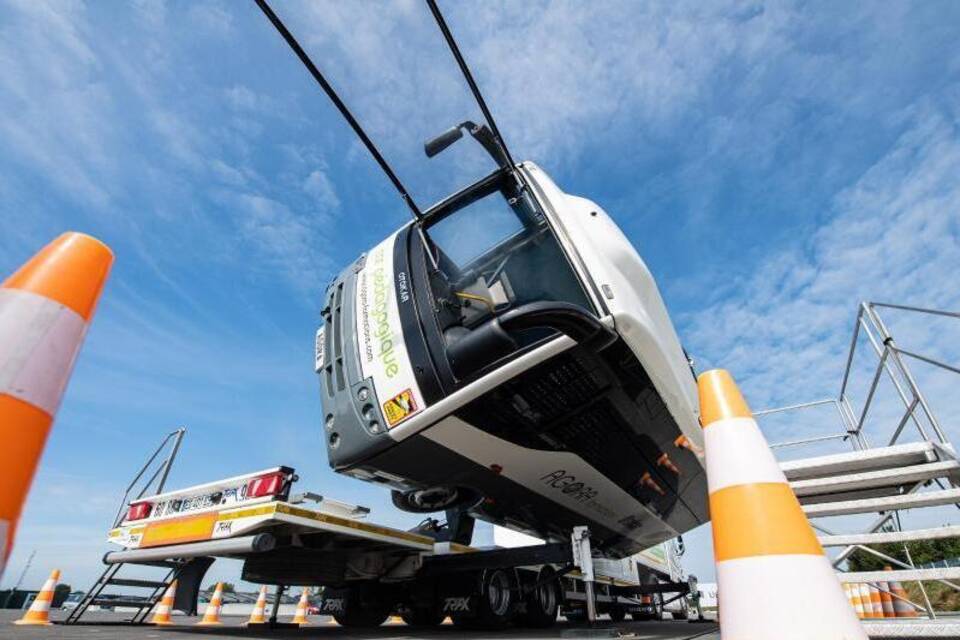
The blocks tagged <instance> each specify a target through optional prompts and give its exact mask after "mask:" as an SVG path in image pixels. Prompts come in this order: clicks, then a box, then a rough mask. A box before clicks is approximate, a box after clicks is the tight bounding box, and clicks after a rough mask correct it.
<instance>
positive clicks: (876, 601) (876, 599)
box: [870, 584, 883, 618]
mask: <svg viewBox="0 0 960 640" xmlns="http://www.w3.org/2000/svg"><path fill="white" fill-rule="evenodd" d="M870 606H872V607H873V617H874V618H882V617H883V600H882V599H881V598H880V589H877V585H875V584H871V585H870Z"/></svg>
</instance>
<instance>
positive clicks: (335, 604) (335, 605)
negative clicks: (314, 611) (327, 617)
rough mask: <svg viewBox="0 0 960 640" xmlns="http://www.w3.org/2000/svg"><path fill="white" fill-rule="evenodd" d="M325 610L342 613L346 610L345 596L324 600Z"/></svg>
mask: <svg viewBox="0 0 960 640" xmlns="http://www.w3.org/2000/svg"><path fill="white" fill-rule="evenodd" d="M322 608H323V611H325V612H328V613H334V612H336V613H340V612H342V611H343V610H344V603H343V598H327V599H325V600H324V601H323V607H322Z"/></svg>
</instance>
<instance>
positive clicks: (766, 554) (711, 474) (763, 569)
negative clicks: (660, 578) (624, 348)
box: [698, 370, 867, 640]
mask: <svg viewBox="0 0 960 640" xmlns="http://www.w3.org/2000/svg"><path fill="white" fill-rule="evenodd" d="M698 387H699V391H700V414H701V415H700V419H701V422H702V423H703V429H704V447H705V455H706V463H707V485H708V488H709V492H710V517H711V519H712V527H713V552H714V556H715V559H716V562H717V583H718V588H719V593H720V599H721V602H720V628H721V629H723V635H724V637H725V638H736V639H737V640H767V639H776V640H801V639H802V640H810V639H811V638H816V639H817V640H840V639H841V638H842V639H843V640H866V638H867V636H866V634H865V633H864V631H863V627H862V626H861V624H860V621H859V620H857V616H856V614H855V613H854V611H853V609H851V608H850V606H849V604H848V603H847V602H846V599H845V597H844V595H843V590H842V589H841V588H840V581H839V580H837V576H836V573H835V572H834V570H833V567H832V566H830V562H829V561H828V560H827V558H826V556H825V555H824V554H823V548H822V547H821V546H820V543H819V541H818V540H817V537H816V535H814V533H813V529H812V528H811V527H810V523H809V522H807V518H806V516H805V515H804V514H803V510H802V509H801V508H800V503H799V502H798V501H797V497H796V496H795V495H794V493H793V491H792V490H791V489H790V485H789V484H787V480H786V478H785V477H784V475H783V472H782V471H781V470H780V465H779V464H777V461H776V459H775V458H774V457H773V453H771V451H770V447H769V446H767V442H766V440H765V439H764V437H763V434H762V433H761V432H760V428H759V427H758V426H757V423H756V421H755V420H754V418H753V414H752V413H751V412H750V409H749V407H748V406H747V403H746V401H744V399H743V396H742V395H741V394H740V390H739V389H738V388H737V385H736V383H735V382H734V381H733V378H732V377H731V376H730V374H729V373H728V372H726V371H723V370H714V371H708V372H706V373H703V374H701V375H700V377H699V379H698ZM785 596H786V597H785Z"/></svg>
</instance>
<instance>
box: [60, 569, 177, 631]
mask: <svg viewBox="0 0 960 640" xmlns="http://www.w3.org/2000/svg"><path fill="white" fill-rule="evenodd" d="M124 566H125V564H123V563H119V564H111V565H108V566H107V568H106V570H105V571H104V572H103V574H101V576H100V577H99V578H98V579H97V581H96V582H95V583H94V584H93V586H92V587H91V588H90V590H89V591H87V593H86V595H84V596H83V599H82V600H81V601H80V602H79V603H77V606H76V608H75V609H73V610H72V611H71V612H70V614H69V615H68V616H67V617H66V619H65V620H64V621H63V624H79V623H80V619H81V618H82V617H83V615H84V614H85V613H86V612H87V610H88V609H89V608H90V607H91V606H98V607H100V608H109V609H113V608H118V607H122V608H128V609H134V611H133V615H132V616H131V617H130V618H129V619H128V620H126V621H124V623H125V624H144V623H145V622H146V619H147V616H148V615H149V614H150V611H151V610H152V609H153V607H154V606H155V605H156V604H157V603H158V602H159V601H160V598H162V597H163V592H164V591H166V590H167V587H169V586H170V583H171V582H173V581H174V579H175V578H176V577H177V572H178V570H179V569H180V566H181V563H175V562H162V563H155V565H154V566H158V567H163V568H164V569H166V572H165V575H164V576H163V578H162V579H160V580H143V579H140V578H118V577H117V573H119V572H120V569H121V568H122V567H124ZM108 587H134V588H140V589H149V592H148V593H147V595H145V596H130V595H127V596H123V595H120V596H118V595H112V594H105V593H104V590H105V589H107V588H108ZM98 624H102V621H98Z"/></svg>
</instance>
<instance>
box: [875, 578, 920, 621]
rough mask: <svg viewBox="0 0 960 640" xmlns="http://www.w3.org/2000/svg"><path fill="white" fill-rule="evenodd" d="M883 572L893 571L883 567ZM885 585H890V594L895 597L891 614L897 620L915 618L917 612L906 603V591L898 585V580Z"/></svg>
mask: <svg viewBox="0 0 960 640" xmlns="http://www.w3.org/2000/svg"><path fill="white" fill-rule="evenodd" d="M883 570H884V571H893V568H892V567H889V566H887V567H884V568H883ZM887 584H889V585H890V593H892V594H893V595H894V596H895V597H894V598H893V612H894V613H895V614H896V616H897V617H898V618H916V617H917V610H916V608H914V606H913V605H912V604H910V603H909V602H908V601H907V590H906V589H904V588H903V585H902V584H900V581H899V580H890V581H889V582H888V583H887Z"/></svg>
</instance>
